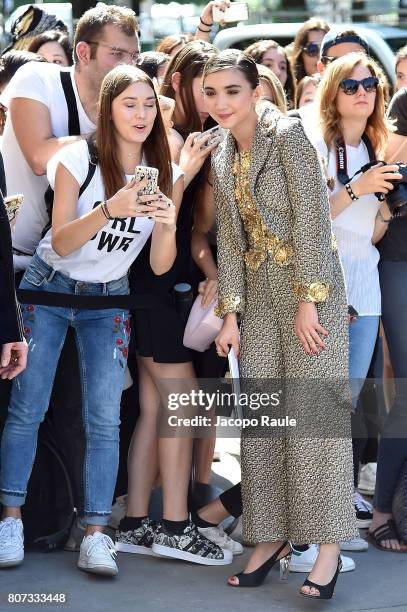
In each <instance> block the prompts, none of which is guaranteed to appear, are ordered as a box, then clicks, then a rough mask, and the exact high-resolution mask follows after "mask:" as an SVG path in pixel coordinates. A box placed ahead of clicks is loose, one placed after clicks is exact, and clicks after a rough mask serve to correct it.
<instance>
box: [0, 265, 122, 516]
mask: <svg viewBox="0 0 407 612" xmlns="http://www.w3.org/2000/svg"><path fill="white" fill-rule="evenodd" d="M20 288H21V289H30V290H35V291H50V292H53V293H70V294H82V295H127V294H128V282H127V277H123V278H121V279H119V280H116V281H111V282H108V283H85V282H79V281H76V280H74V279H71V278H69V277H67V276H65V275H64V274H62V273H60V272H55V271H54V270H53V268H51V267H50V266H49V265H48V264H46V263H45V262H44V261H43V260H42V259H40V258H39V257H38V256H37V255H34V257H33V259H32V262H31V264H30V266H29V267H28V268H27V270H26V272H25V274H24V277H23V280H22V281H21V285H20ZM22 310H23V318H24V328H25V329H24V333H25V336H26V339H27V342H28V344H29V353H28V362H27V368H26V370H25V371H24V372H22V373H21V374H20V375H19V376H18V377H17V378H16V379H15V380H14V382H13V389H12V394H11V399H10V405H9V409H8V415H7V421H6V424H5V427H4V432H3V437H2V443H1V454H0V459H1V466H0V502H1V503H2V504H3V505H5V506H12V507H15V506H22V505H23V504H24V501H25V497H26V493H27V484H28V480H29V478H30V474H31V470H32V466H33V463H34V458H35V453H36V447H37V435H38V428H39V425H40V423H41V422H42V421H43V420H44V416H45V413H46V412H47V409H48V404H49V400H50V396H51V391H52V385H53V381H54V377H55V371H56V367H57V363H58V359H59V355H60V353H61V349H62V346H63V343H64V340H65V335H66V333H67V329H68V326H72V327H73V328H74V330H75V337H76V343H77V347H78V358H79V364H80V373H81V387H82V415H83V424H84V429H85V435H86V452H85V461H84V487H85V517H86V520H87V523H88V524H90V525H106V524H107V521H108V518H109V515H110V510H111V504H112V497H113V494H114V488H115V484H116V478H117V469H118V460H119V425H120V399H121V394H122V389H123V384H124V372H125V369H126V363H127V351H128V342H129V334H130V326H129V313H128V311H126V310H121V309H106V310H85V309H80V310H78V309H74V308H64V307H53V306H36V305H32V304H25V305H23V306H22Z"/></svg>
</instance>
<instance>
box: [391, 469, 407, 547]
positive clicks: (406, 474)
mask: <svg viewBox="0 0 407 612" xmlns="http://www.w3.org/2000/svg"><path fill="white" fill-rule="evenodd" d="M392 512H393V518H394V522H395V523H396V527H397V532H398V534H399V536H400V538H401V539H402V540H403V542H407V461H405V462H404V463H403V467H402V468H401V472H400V478H399V481H398V483H397V487H396V491H395V493H394V497H393V508H392Z"/></svg>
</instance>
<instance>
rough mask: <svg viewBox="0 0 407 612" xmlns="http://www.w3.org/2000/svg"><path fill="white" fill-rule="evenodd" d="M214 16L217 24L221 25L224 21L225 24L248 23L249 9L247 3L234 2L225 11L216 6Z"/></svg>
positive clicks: (213, 10) (213, 11)
mask: <svg viewBox="0 0 407 612" xmlns="http://www.w3.org/2000/svg"><path fill="white" fill-rule="evenodd" d="M212 15H213V20H214V22H215V23H219V22H220V21H224V22H225V23H233V22H236V21H246V20H247V19H249V9H248V5H247V3H246V2H232V3H231V5H230V6H229V7H228V8H227V9H225V10H224V11H221V10H220V9H218V8H216V6H214V7H213V9H212Z"/></svg>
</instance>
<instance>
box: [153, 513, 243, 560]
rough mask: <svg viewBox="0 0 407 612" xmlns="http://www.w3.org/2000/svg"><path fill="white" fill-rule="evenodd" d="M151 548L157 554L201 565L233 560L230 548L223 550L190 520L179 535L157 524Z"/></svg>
mask: <svg viewBox="0 0 407 612" xmlns="http://www.w3.org/2000/svg"><path fill="white" fill-rule="evenodd" d="M152 549H153V552H154V553H156V554H157V555H161V556H164V557H173V558H174V559H182V560H184V561H191V563H200V564H201V565H228V564H229V563H232V561H233V554H232V553H231V551H230V550H223V549H222V548H220V546H218V545H217V544H214V543H213V542H211V541H210V540H208V538H205V536H203V535H201V534H200V533H199V531H198V528H197V527H196V526H195V525H194V524H193V523H192V522H189V523H188V525H187V526H186V527H185V529H184V531H183V532H182V534H181V535H174V534H172V533H169V532H167V531H166V529H165V527H164V526H163V525H162V524H159V525H158V527H157V530H156V532H155V533H154V543H153V546H152Z"/></svg>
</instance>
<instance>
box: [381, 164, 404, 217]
mask: <svg viewBox="0 0 407 612" xmlns="http://www.w3.org/2000/svg"><path fill="white" fill-rule="evenodd" d="M395 164H396V166H398V172H399V173H400V174H401V175H402V176H403V178H401V179H396V180H393V181H390V183H392V184H393V185H394V189H393V191H390V192H389V193H388V194H387V196H386V200H387V205H388V207H389V209H390V212H391V214H392V215H393V217H405V216H406V215H407V166H406V164H403V163H402V162H395Z"/></svg>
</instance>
